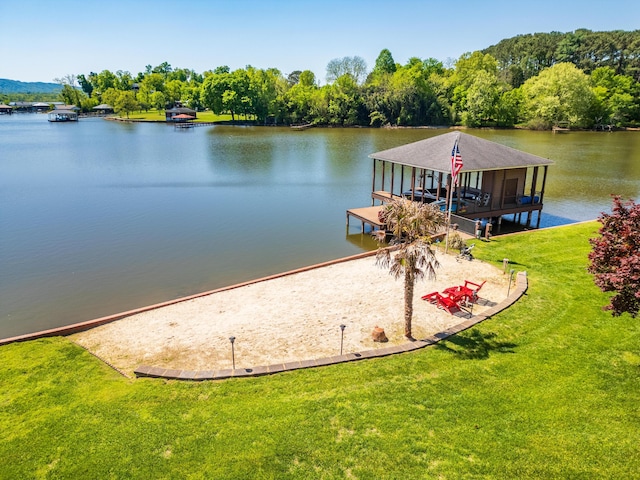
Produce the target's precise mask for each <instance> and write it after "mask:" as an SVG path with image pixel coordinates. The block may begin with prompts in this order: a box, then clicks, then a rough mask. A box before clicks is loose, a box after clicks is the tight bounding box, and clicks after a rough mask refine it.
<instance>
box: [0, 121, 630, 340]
mask: <svg viewBox="0 0 640 480" xmlns="http://www.w3.org/2000/svg"><path fill="white" fill-rule="evenodd" d="M441 133H444V130H427V129H397V130H386V129H320V128H317V129H310V130H305V131H303V132H296V131H292V130H290V129H287V128H271V127H269V128H265V127H230V126H214V127H198V128H193V129H185V130H176V129H174V128H173V127H172V126H167V125H164V124H125V123H119V122H110V121H105V120H103V119H81V120H80V121H79V122H77V123H64V124H59V123H49V122H47V118H46V115H37V114H24V115H11V116H0V338H6V337H10V336H13V335H19V334H24V333H29V332H34V331H38V330H42V329H47V328H53V327H57V326H62V325H68V324H71V323H76V322H80V321H85V320H90V319H93V318H97V317H101V316H104V315H109V314H113V313H118V312H121V311H125V310H129V309H132V308H137V307H141V306H144V305H148V304H152V303H157V302H161V301H166V300H170V299H173V298H177V297H181V296H185V295H189V294H193V293H198V292H202V291H206V290H211V289H214V288H217V287H221V286H225V285H230V284H234V283H238V282H241V281H246V280H251V279H254V278H258V277H262V276H266V275H271V274H275V273H279V272H283V271H287V270H291V269H294V268H298V267H302V266H305V265H310V264H314V263H318V262H322V261H327V260H331V259H335V258H339V257H343V256H347V255H351V254H355V253H359V252H361V251H363V250H369V249H373V248H375V244H374V243H373V241H372V240H371V239H370V238H369V237H368V236H367V235H362V234H361V232H360V225H359V223H358V222H356V221H354V222H353V223H352V226H351V228H350V229H349V230H347V229H346V228H345V211H346V210H347V209H348V208H354V207H361V206H368V205H370V193H371V165H372V161H371V160H370V159H369V158H368V155H369V154H370V153H373V152H377V151H380V150H384V149H387V148H391V147H395V146H398V145H402V144H405V143H409V142H413V141H417V140H421V139H423V138H427V137H429V136H433V135H437V134H441ZM469 133H471V134H473V135H478V136H481V137H483V138H486V139H489V140H493V141H496V142H499V143H503V144H505V145H509V146H511V147H514V148H518V149H520V150H524V151H526V152H529V153H533V154H536V155H539V156H542V157H545V158H551V159H552V160H554V161H555V162H556V165H554V166H552V167H550V169H549V175H548V179H547V188H546V193H545V206H544V210H543V214H542V222H541V226H543V227H544V226H551V225H559V224H564V223H570V222H575V221H581V220H589V219H594V218H596V217H597V216H598V215H599V214H600V212H602V211H605V210H609V208H610V204H611V200H610V194H611V193H617V194H620V195H622V196H623V197H625V198H634V199H638V198H639V197H640V132H614V133H596V132H571V133H568V134H552V133H550V132H528V131H492V130H478V131H470V132H469ZM462 155H463V160H464V152H463V153H462Z"/></svg>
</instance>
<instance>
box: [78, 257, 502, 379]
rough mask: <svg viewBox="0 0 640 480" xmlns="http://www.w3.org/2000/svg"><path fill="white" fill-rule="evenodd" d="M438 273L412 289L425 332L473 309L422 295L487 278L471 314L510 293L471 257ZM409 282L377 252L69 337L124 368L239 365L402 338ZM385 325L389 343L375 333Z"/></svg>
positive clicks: (416, 325)
mask: <svg viewBox="0 0 640 480" xmlns="http://www.w3.org/2000/svg"><path fill="white" fill-rule="evenodd" d="M436 258H437V260H438V262H439V263H440V268H438V269H437V278H436V279H435V280H427V279H424V280H421V281H419V282H418V284H417V285H416V288H415V299H414V315H413V334H414V337H415V338H417V339H421V338H425V337H427V336H429V335H432V334H434V333H437V332H440V331H442V330H445V329H447V328H449V327H451V326H453V325H455V324H457V323H460V322H461V321H463V320H465V319H466V318H468V317H469V314H468V313H466V312H461V313H457V314H456V315H450V314H449V313H447V312H445V311H443V310H441V309H438V308H437V307H436V306H435V305H433V304H430V303H428V302H426V301H424V300H421V298H420V297H421V296H422V295H424V294H426V293H430V292H433V291H442V290H444V289H445V288H447V287H450V286H454V285H460V284H463V283H464V281H465V280H470V281H473V282H478V283H479V282H483V281H486V283H485V284H484V286H483V287H482V289H481V291H480V295H479V296H480V300H479V302H478V303H477V304H476V305H474V307H473V313H474V314H477V313H481V312H482V311H483V310H484V309H487V308H489V307H491V306H493V305H495V304H496V303H498V302H501V301H502V300H504V299H505V298H506V297H507V291H508V283H509V278H508V275H505V274H504V273H503V271H502V270H501V269H497V268H495V267H493V266H491V265H488V264H486V263H483V262H480V261H478V260H473V261H471V262H469V261H466V260H462V261H456V259H455V256H454V255H451V254H445V253H444V252H438V253H437V257H436ZM403 311H404V300H403V281H402V279H398V280H396V279H394V278H393V277H392V276H391V275H389V271H388V270H386V269H383V268H381V267H379V266H377V265H376V260H375V256H370V257H365V258H359V259H355V260H348V261H345V262H341V263H335V264H332V265H328V266H322V267H319V268H315V269H312V270H307V271H303V272H298V273H294V274H290V275H285V276H281V277H278V278H275V279H269V280H266V281H261V282H258V283H253V284H250V285H245V286H241V287H238V288H234V289H230V290H224V291H220V292H215V293H212V294H210V295H206V296H203V297H198V298H195V299H191V300H187V301H184V302H180V303H176V304H173V305H169V306H165V307H161V308H158V309H155V310H151V311H147V312H143V313H138V314H135V315H132V316H130V317H126V318H123V319H121V320H117V321H114V322H112V323H109V324H106V325H102V326H100V327H96V328H93V329H91V330H87V331H84V332H80V333H77V334H74V335H72V336H70V339H71V340H73V341H74V342H76V343H78V344H80V345H82V346H83V347H85V348H86V349H88V350H89V351H90V352H92V353H94V354H95V355H97V356H98V357H100V358H102V359H103V360H105V361H107V362H108V363H110V364H111V365H113V366H114V367H116V368H118V369H119V370H121V371H122V372H124V373H126V374H127V375H133V370H134V369H135V368H136V367H139V366H141V365H149V366H154V367H163V368H173V369H183V370H211V369H214V370H217V369H224V368H231V367H232V356H231V343H230V340H229V337H231V336H233V337H235V343H234V350H235V365H236V368H250V367H256V366H260V365H272V364H276V363H285V362H289V361H295V360H308V359H315V358H322V357H330V356H333V355H337V354H339V353H340V343H341V330H340V325H341V324H343V325H345V329H344V337H343V347H342V348H343V352H344V353H349V352H360V351H364V350H370V349H375V348H382V347H386V346H389V345H395V344H400V343H403V342H406V340H405V338H404V336H403V333H404V319H403ZM375 327H382V328H384V330H385V333H386V335H387V337H388V339H389V342H388V343H379V342H374V341H373V340H372V331H373V329H374V328H375Z"/></svg>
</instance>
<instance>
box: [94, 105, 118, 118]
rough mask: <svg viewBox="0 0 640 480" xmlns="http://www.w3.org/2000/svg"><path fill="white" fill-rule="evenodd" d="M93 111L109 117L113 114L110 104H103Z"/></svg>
mask: <svg viewBox="0 0 640 480" xmlns="http://www.w3.org/2000/svg"><path fill="white" fill-rule="evenodd" d="M93 110H94V111H95V112H96V113H98V114H100V115H108V114H111V113H113V107H112V106H111V105H109V104H108V103H101V104H100V105H96V106H95V107H93Z"/></svg>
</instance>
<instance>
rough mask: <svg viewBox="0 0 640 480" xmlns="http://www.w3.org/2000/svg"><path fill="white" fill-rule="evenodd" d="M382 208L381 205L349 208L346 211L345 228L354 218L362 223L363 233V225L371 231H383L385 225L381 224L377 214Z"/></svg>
mask: <svg viewBox="0 0 640 480" xmlns="http://www.w3.org/2000/svg"><path fill="white" fill-rule="evenodd" d="M382 208H383V206H382V205H376V206H373V207H362V208H351V209H349V210H347V228H348V227H349V219H350V218H351V217H354V218H357V219H358V220H360V222H362V231H363V232H364V226H365V225H370V226H371V228H372V229H373V230H375V229H379V230H380V229H383V228H384V227H385V223H384V222H381V221H380V219H379V218H378V213H379V212H380V210H382Z"/></svg>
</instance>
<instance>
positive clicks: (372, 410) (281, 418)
mask: <svg viewBox="0 0 640 480" xmlns="http://www.w3.org/2000/svg"><path fill="white" fill-rule="evenodd" d="M597 226H598V224H597V223H595V222H593V223H587V224H579V225H574V226H570V227H563V228H556V229H549V230H541V231H535V232H531V233H527V234H523V235H513V236H509V237H502V238H500V237H494V239H493V240H492V241H491V242H488V243H486V242H480V241H477V242H476V248H475V249H474V254H476V256H477V257H479V258H484V259H486V260H489V261H491V262H494V263H495V264H496V265H497V266H502V259H503V258H509V259H510V260H511V261H512V262H513V263H514V268H516V270H518V271H520V270H526V271H527V273H528V275H529V290H528V291H527V294H526V295H525V296H524V297H523V298H522V299H521V300H520V301H519V302H517V303H516V304H515V305H514V306H513V307H511V308H510V309H509V310H507V311H505V312H503V313H501V314H499V315H497V316H496V317H494V318H492V319H490V320H488V321H486V322H485V323H483V324H481V325H480V326H478V327H476V328H473V329H471V330H468V331H466V332H464V333H462V334H460V335H458V336H457V337H454V338H452V339H450V340H449V341H445V342H442V343H441V344H439V345H438V346H435V347H430V348H427V349H423V350H419V351H416V352H413V353H408V354H402V355H397V356H393V357H386V358H379V359H373V360H366V361H360V362H354V363H349V364H342V365H334V366H330V367H323V368H316V369H310V370H305V371H295V372H289V373H285V374H280V375H275V376H268V377H259V378H245V379H236V380H234V379H231V380H226V381H218V382H203V383H184V382H178V381H164V380H154V379H139V380H127V379H125V378H123V377H121V376H119V375H118V374H117V373H116V372H114V371H113V370H111V369H110V368H109V367H107V366H106V365H104V364H102V363H101V362H100V361H99V360H97V359H95V358H94V357H93V356H91V355H90V354H89V353H87V352H86V351H84V350H83V349H81V348H79V347H77V346H75V345H74V344H71V343H70V342H69V341H67V340H66V339H64V338H53V339H46V340H37V341H31V342H25V343H20V344H13V345H8V346H4V347H2V348H0V365H1V369H0V407H1V408H0V432H1V435H2V437H1V441H0V459H1V460H0V464H1V467H0V478H3V479H4V478H6V479H22V478H71V479H85V478H86V479H103V478H123V479H125V478H126V479H128V478H136V479H138V478H139V479H163V478H167V479H168V478H180V479H182V478H202V479H214V478H215V479H221V478H224V479H227V478H229V479H245V478H267V479H300V478H303V479H305V478H308V479H318V478H322V479H330V478H359V479H387V478H388V479H412V478H444V479H458V478H483V479H484V478H495V479H522V478H526V479H528V478H540V479H550V478H562V479H564V478H572V479H574V478H579V479H595V478H598V479H601V478H610V479H633V478H640V410H639V408H640V407H639V406H640V322H639V321H638V319H631V318H630V317H629V316H627V315H625V316H622V317H618V318H614V317H611V316H610V314H609V313H606V312H603V311H602V310H601V306H602V305H604V304H605V303H607V301H606V295H605V294H602V293H600V292H599V291H598V289H597V288H596V287H595V286H594V284H593V280H592V278H591V276H590V275H588V274H587V273H586V271H585V266H586V263H587V260H586V256H587V253H588V251H589V244H588V241H587V239H588V238H589V237H590V236H592V235H593V234H594V232H595V231H596V229H597ZM415 321H417V322H419V321H420V319H415Z"/></svg>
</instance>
